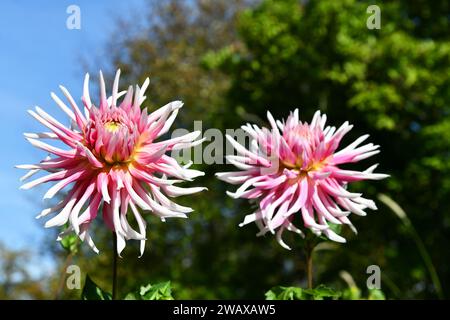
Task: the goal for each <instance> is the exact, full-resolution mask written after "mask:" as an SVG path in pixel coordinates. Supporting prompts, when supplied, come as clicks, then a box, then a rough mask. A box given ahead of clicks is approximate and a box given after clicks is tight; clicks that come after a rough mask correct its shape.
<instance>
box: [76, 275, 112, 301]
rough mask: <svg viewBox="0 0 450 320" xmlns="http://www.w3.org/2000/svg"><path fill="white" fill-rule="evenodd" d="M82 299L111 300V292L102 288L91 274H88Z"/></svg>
mask: <svg viewBox="0 0 450 320" xmlns="http://www.w3.org/2000/svg"><path fill="white" fill-rule="evenodd" d="M81 299H82V300H111V299H112V298H111V294H110V293H109V292H106V291H104V290H102V289H101V288H100V287H99V286H98V285H97V284H96V283H95V282H94V281H92V279H91V278H90V277H89V275H86V281H85V282H84V288H83V292H82V293H81Z"/></svg>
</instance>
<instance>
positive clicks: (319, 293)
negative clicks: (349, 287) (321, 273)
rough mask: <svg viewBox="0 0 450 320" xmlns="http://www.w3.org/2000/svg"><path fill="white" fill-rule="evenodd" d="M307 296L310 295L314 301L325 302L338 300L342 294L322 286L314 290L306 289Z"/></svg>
mask: <svg viewBox="0 0 450 320" xmlns="http://www.w3.org/2000/svg"><path fill="white" fill-rule="evenodd" d="M304 293H305V294H308V295H310V296H311V297H312V299H313V300H324V299H333V300H335V299H338V298H339V297H340V296H341V293H340V292H337V291H334V290H333V289H331V288H328V287H326V286H325V285H323V284H321V285H319V286H317V287H316V288H314V289H306V290H304Z"/></svg>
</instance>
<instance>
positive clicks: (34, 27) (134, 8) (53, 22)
mask: <svg viewBox="0 0 450 320" xmlns="http://www.w3.org/2000/svg"><path fill="white" fill-rule="evenodd" d="M71 4H74V5H77V6H79V7H80V9H81V29H80V30H69V29H67V27H66V20H67V18H68V17H69V14H68V13H66V9H67V7H68V6H69V5H71ZM142 7H144V0H132V1H119V0H114V1H99V0H96V1H92V0H91V1H88V0H83V1H81V0H72V1H54V0H40V1H31V0H30V1H20V0H19V1H18V0H6V1H5V0H3V1H2V10H1V14H0V15H1V16H0V43H1V44H2V46H1V50H0V103H1V105H0V108H1V125H0V136H1V137H2V138H3V139H2V142H1V149H2V151H1V154H2V156H1V157H0V182H1V183H0V208H1V211H0V214H1V215H2V219H1V220H0V221H1V222H0V242H2V243H3V244H5V245H6V246H8V247H10V248H15V249H17V248H27V249H29V250H32V251H35V252H36V251H37V250H38V249H39V247H40V245H41V244H42V240H43V235H44V233H45V232H46V230H45V229H44V228H43V222H44V221H42V220H43V219H41V220H35V218H34V217H35V216H36V214H38V213H39V211H40V210H41V209H42V208H43V207H44V205H45V204H44V202H43V201H42V195H43V191H44V190H46V186H43V187H42V188H41V189H39V188H37V189H36V190H28V191H23V190H19V187H20V185H21V184H20V182H19V178H20V176H22V175H23V174H24V172H23V171H22V170H19V169H15V168H14V165H16V164H22V163H36V162H38V161H39V160H41V159H42V158H43V157H44V156H45V153H44V152H43V151H39V150H36V149H34V148H33V147H32V146H31V145H29V144H28V142H27V141H26V140H25V139H24V138H23V135H22V134H23V132H39V131H42V129H43V128H42V126H41V125H40V124H39V123H37V121H35V120H34V119H33V118H31V116H29V115H28V114H27V109H30V108H32V107H34V106H36V105H38V106H40V107H42V108H43V109H44V110H46V111H47V112H48V113H50V114H52V115H55V116H56V117H57V118H58V119H59V120H61V121H63V120H65V119H64V117H63V115H62V114H61V113H60V112H59V108H58V107H57V106H56V104H55V103H54V102H53V100H52V99H51V98H50V92H51V91H54V92H55V93H57V94H59V92H58V91H59V89H58V85H59V84H62V85H64V86H66V87H67V88H68V89H69V91H70V92H71V93H72V95H73V96H74V97H75V98H79V97H81V90H82V81H83V76H84V73H85V72H86V71H87V70H83V67H84V66H83V64H82V63H80V61H81V59H85V60H86V61H88V62H89V61H91V62H92V61H97V60H98V59H99V58H101V55H102V54H103V53H104V51H105V47H106V43H107V41H108V40H109V39H111V37H113V36H114V34H113V31H116V28H115V27H116V24H115V23H116V22H117V18H118V17H125V18H126V15H127V14H128V13H130V14H131V13H132V12H138V11H139V9H140V8H142ZM108 62H109V61H108V60H107V59H106V61H105V65H107V63H108ZM105 65H103V67H104V66H105ZM100 67H102V66H99V68H100ZM94 79H96V75H95V76H94ZM60 96H61V97H62V95H60ZM55 245H56V243H55Z"/></svg>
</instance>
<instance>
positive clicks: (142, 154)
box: [17, 70, 204, 255]
mask: <svg viewBox="0 0 450 320" xmlns="http://www.w3.org/2000/svg"><path fill="white" fill-rule="evenodd" d="M119 76H120V70H119V71H117V73H116V77H115V80H114V85H113V90H112V95H111V96H110V97H109V98H107V96H106V90H105V82H104V80H103V76H102V74H101V72H100V101H99V105H98V107H97V106H96V105H94V104H93V103H92V101H91V98H90V96H89V87H88V86H89V75H88V74H87V75H86V77H85V81H84V90H83V97H82V101H83V105H84V108H83V109H84V110H83V112H82V111H81V110H80V108H79V107H78V106H77V104H76V103H75V101H74V99H73V98H72V96H71V95H70V93H69V92H68V91H67V90H66V88H64V87H62V86H60V88H61V90H62V92H63V94H64V96H65V97H66V98H67V100H68V102H69V104H70V107H68V106H67V105H66V104H65V103H64V102H63V101H62V100H60V99H59V98H58V97H57V96H56V95H55V94H54V93H52V94H51V96H52V98H53V99H54V100H55V102H56V104H57V105H58V106H59V107H60V108H61V109H62V110H63V111H64V112H65V113H66V114H67V116H68V117H69V118H70V120H71V125H70V126H66V125H64V124H62V123H60V122H58V121H57V120H56V119H55V118H53V117H52V116H50V115H49V114H47V113H46V112H45V111H44V110H42V109H41V108H39V107H36V109H35V111H33V110H30V111H29V113H30V114H31V115H32V116H33V117H34V118H35V119H36V120H38V121H39V122H40V123H42V124H43V125H44V126H45V127H47V128H48V129H49V130H50V131H49V132H43V133H26V134H25V137H26V139H27V140H28V141H29V142H30V143H31V144H32V145H33V146H35V147H37V148H40V149H42V150H44V151H46V152H48V153H49V154H50V156H48V157H47V158H45V159H44V160H43V161H41V162H40V163H38V164H33V165H20V166H17V167H19V168H22V169H29V170H30V171H29V172H28V173H27V174H26V175H25V176H24V177H22V180H24V179H27V178H29V177H30V176H32V175H34V174H35V173H37V172H39V171H46V172H48V173H49V174H47V175H45V176H42V177H40V178H38V179H35V180H33V181H31V182H28V183H26V184H24V185H23V186H22V187H21V188H22V189H30V188H32V187H34V186H37V185H39V184H42V183H45V182H50V181H53V182H56V183H55V184H54V185H53V186H52V187H51V188H50V189H49V190H48V191H47V193H45V195H44V199H50V198H52V197H54V196H55V195H56V194H57V193H58V192H60V191H61V190H63V189H64V188H65V187H71V188H70V190H69V191H68V193H67V194H64V196H63V200H62V201H61V202H59V203H58V204H57V205H56V206H54V207H51V208H48V209H45V210H43V211H42V212H41V213H40V214H39V215H38V218H40V217H43V216H46V215H48V214H50V213H56V215H55V216H54V217H53V218H51V219H50V220H48V221H47V222H46V223H45V227H55V226H62V225H65V224H66V223H69V228H68V230H67V232H71V231H75V233H76V234H77V235H78V236H79V237H80V239H81V240H86V241H87V243H88V244H89V245H90V246H91V247H92V248H93V250H94V251H95V252H98V249H97V248H96V247H95V244H94V243H93V241H92V239H91V236H90V234H89V226H90V224H91V222H92V221H93V220H94V219H95V218H96V216H97V213H98V212H99V211H100V210H101V212H102V217H103V221H104V222H105V224H106V225H107V227H108V228H109V229H111V230H112V231H114V232H115V233H116V235H117V251H118V253H119V254H120V253H121V252H122V250H123V249H124V247H125V240H128V239H135V240H140V241H141V246H140V248H141V255H142V253H143V251H144V248H145V240H146V232H145V229H146V223H145V220H144V219H143V217H142V216H141V214H140V213H139V211H138V208H141V209H143V210H149V211H151V212H152V213H153V214H155V215H157V216H158V217H160V218H161V219H162V220H163V221H164V219H165V218H169V217H182V218H185V217H186V213H188V212H191V211H192V209H191V208H188V207H184V206H180V205H178V204H176V203H174V202H172V201H171V200H170V199H169V198H168V197H167V196H170V197H177V196H180V195H185V194H192V193H196V192H199V191H202V190H203V189H204V188H199V187H196V188H180V187H177V186H174V184H175V183H177V182H180V181H182V180H192V179H193V178H195V177H197V176H201V175H203V172H201V171H197V170H192V169H189V168H188V167H189V166H184V167H183V166H180V165H179V164H178V163H177V161H176V160H175V159H173V158H171V157H170V156H169V155H167V154H166V153H167V152H168V151H171V150H176V149H180V148H188V147H191V146H194V145H196V144H199V143H201V142H202V141H203V140H196V138H197V137H198V136H199V135H200V132H199V131H196V132H192V133H189V134H186V135H184V136H181V137H177V138H173V139H169V140H165V141H156V140H157V138H158V137H160V136H161V135H163V134H165V133H167V132H168V131H169V128H170V126H171V125H172V123H173V122H174V120H175V117H176V116H177V113H178V110H179V109H180V108H181V107H182V105H183V103H182V102H180V101H174V102H171V103H169V104H167V105H165V106H163V107H162V108H160V109H158V110H156V111H154V112H152V113H148V112H147V110H146V109H143V110H141V105H142V103H143V102H144V100H145V98H146V97H145V96H144V93H145V90H146V88H147V86H148V84H149V79H148V78H147V79H146V80H145V82H144V84H143V85H142V87H141V88H140V87H139V86H136V88H135V90H134V95H133V87H132V86H130V87H129V88H128V90H127V91H124V92H118V87H119ZM121 96H124V98H123V99H122V101H121V102H120V104H119V103H118V99H119V98H120V97H121ZM43 139H54V140H57V141H59V142H62V143H63V144H65V146H66V148H64V149H62V148H59V147H56V146H52V145H50V144H47V143H45V142H43V141H42V140H43ZM194 140H196V141H194ZM168 177H172V178H175V179H173V180H171V179H169V178H168ZM130 214H131V215H133V216H134V220H135V221H136V223H137V227H138V231H136V230H134V229H133V228H132V227H131V226H130V224H129V222H128V219H127V215H130ZM61 236H62V235H60V237H59V238H61Z"/></svg>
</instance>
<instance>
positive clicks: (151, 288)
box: [125, 281, 173, 300]
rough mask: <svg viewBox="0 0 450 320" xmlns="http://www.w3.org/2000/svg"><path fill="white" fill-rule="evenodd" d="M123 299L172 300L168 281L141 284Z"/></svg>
mask: <svg viewBox="0 0 450 320" xmlns="http://www.w3.org/2000/svg"><path fill="white" fill-rule="evenodd" d="M125 300H173V297H172V289H171V286H170V281H166V282H161V283H157V284H154V285H151V284H148V285H146V286H141V288H140V289H139V290H138V291H136V292H130V293H129V294H127V295H126V296H125Z"/></svg>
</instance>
